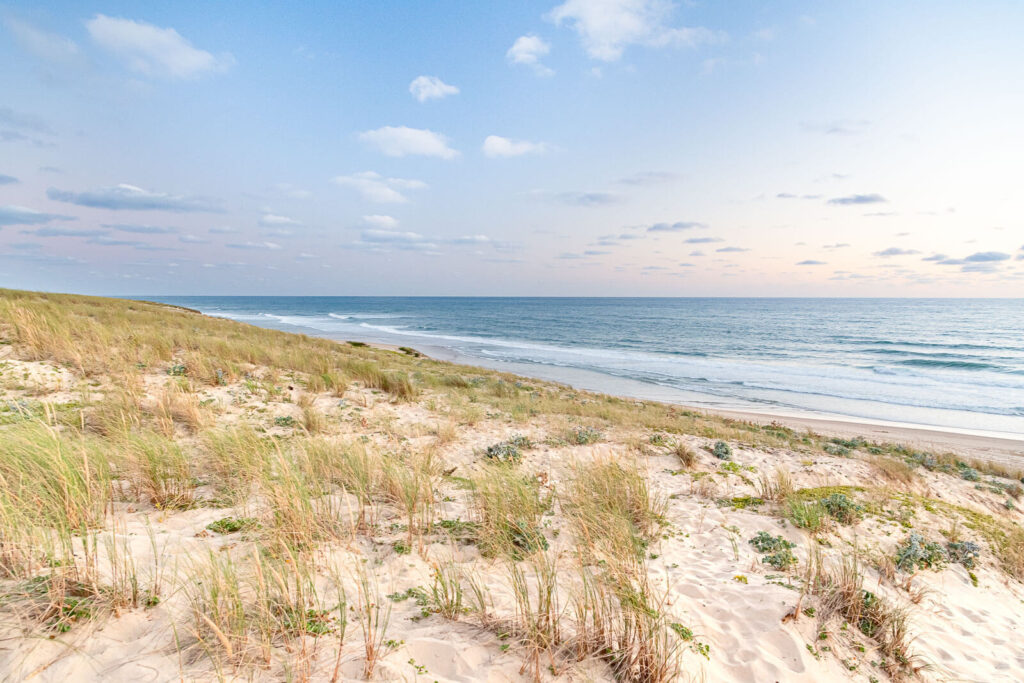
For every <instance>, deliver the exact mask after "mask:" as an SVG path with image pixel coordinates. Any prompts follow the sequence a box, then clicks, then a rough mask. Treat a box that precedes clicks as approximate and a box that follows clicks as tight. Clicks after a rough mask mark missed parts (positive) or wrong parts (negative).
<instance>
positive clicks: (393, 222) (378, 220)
mask: <svg viewBox="0 0 1024 683" xmlns="http://www.w3.org/2000/svg"><path fill="white" fill-rule="evenodd" d="M363 222H364V223H366V224H367V225H372V226H373V227H375V228H393V227H395V226H397V225H398V219H396V218H394V217H393V216H385V215H381V214H371V215H369V216H363Z"/></svg>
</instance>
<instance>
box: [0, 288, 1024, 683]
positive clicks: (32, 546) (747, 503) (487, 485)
mask: <svg viewBox="0 0 1024 683" xmlns="http://www.w3.org/2000/svg"><path fill="white" fill-rule="evenodd" d="M0 342H2V344H0V352H2V354H3V355H2V356H0V380H2V382H0V392H3V393H2V396H0V399H2V400H0V403H3V405H4V406H5V409H4V411H3V412H2V413H0V418H2V419H0V592H2V593H3V595H4V599H0V616H4V617H10V621H11V623H17V624H19V627H18V628H19V629H21V630H20V631H19V633H20V634H21V635H19V636H17V637H16V638H15V639H14V641H13V642H16V643H19V642H22V641H18V640H17V638H22V639H23V640H24V643H26V645H25V647H26V651H28V645H27V643H29V642H30V641H31V639H33V638H38V637H39V636H40V635H42V634H54V633H59V634H63V635H62V637H66V638H73V637H76V636H78V634H81V635H80V637H81V638H83V639H87V638H88V635H87V634H88V632H89V629H88V628H87V627H86V625H87V624H88V625H92V627H101V626H102V624H103V623H104V622H106V621H108V620H110V619H112V618H117V617H118V616H121V615H125V614H129V613H132V612H143V611H145V610H153V614H155V615H158V616H159V619H160V620H163V623H166V624H168V635H167V639H166V642H167V644H168V645H169V646H170V645H173V648H172V649H173V651H174V652H175V653H176V658H177V661H178V663H177V665H176V666H177V667H178V668H177V669H176V670H174V671H165V672H163V673H166V674H168V676H170V677H182V678H190V677H195V678H196V679H218V678H220V679H230V678H235V677H243V678H253V677H255V678H259V677H260V676H267V677H270V678H291V679H296V680H340V679H341V678H344V677H353V676H355V677H359V676H362V677H366V678H370V677H372V676H374V675H389V676H390V675H394V674H395V668H394V667H396V666H399V665H403V664H404V665H405V666H408V667H410V668H411V669H412V670H415V671H416V675H427V674H425V673H423V672H422V671H420V668H424V669H425V667H426V665H425V664H423V663H422V662H420V661H418V660H417V659H416V658H415V657H413V656H412V655H411V654H408V653H407V652H405V651H404V649H408V647H409V646H408V645H407V644H405V643H404V642H403V640H402V638H403V637H410V638H413V637H416V636H415V634H416V633H417V631H416V630H415V629H413V628H411V627H410V624H418V625H419V626H416V628H430V629H433V630H431V633H432V634H433V636H431V637H434V636H437V635H438V634H440V635H442V636H445V637H447V635H451V634H457V637H458V638H463V639H464V640H462V641H459V642H460V643H462V647H463V648H469V647H477V645H470V643H471V642H476V641H472V638H477V637H478V636H477V635H473V636H470V635H467V634H468V633H469V632H470V631H468V630H463V629H459V628H457V626H459V625H460V622H468V621H475V622H476V623H477V626H476V627H475V629H476V630H473V631H472V633H474V634H478V633H479V632H480V631H481V630H482V631H483V632H485V633H489V634H492V635H491V636H490V638H491V640H488V641H485V642H486V643H487V644H485V645H479V647H484V648H485V649H486V648H490V649H488V650H487V652H488V653H489V654H488V657H490V658H491V659H492V660H493V661H496V662H499V663H500V662H501V661H503V660H502V658H503V657H512V658H514V659H515V667H514V668H515V670H516V671H518V672H520V673H522V674H523V675H527V676H529V677H530V678H532V679H534V680H543V679H546V678H548V677H556V678H557V677H559V676H561V675H563V674H565V673H566V672H575V673H573V675H576V674H579V672H581V671H586V672H588V673H587V675H594V676H596V677H598V678H601V677H605V678H609V679H614V680H628V681H651V682H657V681H669V680H676V679H678V678H679V677H680V676H690V677H699V676H700V675H702V674H701V673H700V672H701V671H702V670H703V669H702V667H704V666H711V667H714V666H716V665H717V661H716V660H715V659H714V657H713V655H712V653H713V652H714V650H712V649H711V648H712V645H709V644H708V643H707V642H703V641H702V640H701V639H700V638H698V637H696V636H695V634H694V633H693V631H692V629H691V628H690V627H688V626H686V625H684V623H683V622H684V621H686V620H687V619H689V618H691V617H692V616H693V614H694V613H697V612H699V611H700V610H702V609H711V608H710V607H709V604H710V603H709V602H708V601H712V602H713V597H711V595H710V594H708V593H706V592H705V591H706V589H707V587H706V586H702V585H700V580H698V579H696V578H694V577H695V575H696V574H695V573H694V572H690V571H689V567H688V566H687V562H689V563H695V564H694V566H702V563H704V562H706V561H708V560H707V559H706V558H707V557H708V556H713V557H715V558H717V559H716V560H715V561H716V562H720V563H721V564H722V566H724V567H726V569H723V573H722V576H723V577H726V580H728V581H729V583H730V589H731V590H737V589H738V588H737V587H738V586H740V585H742V586H743V587H746V589H749V590H764V591H768V590H774V591H783V592H782V593H778V594H777V593H771V594H770V599H771V600H772V601H774V603H779V604H782V602H784V599H781V598H780V595H785V592H786V591H789V592H792V594H793V600H799V601H800V602H799V603H798V606H799V605H801V604H803V603H804V602H806V603H810V604H812V605H813V607H814V608H816V609H817V610H818V614H819V620H820V622H821V624H822V625H823V626H824V625H825V624H832V625H833V626H834V625H835V624H840V623H847V624H850V625H852V626H853V627H854V628H855V629H856V631H857V633H859V634H860V635H859V636H858V637H863V638H862V642H861V647H864V648H867V647H870V648H872V651H873V652H875V653H877V656H878V657H880V659H879V661H880V662H882V663H883V664H882V665H881V666H879V667H878V672H879V674H880V675H884V676H887V677H889V678H890V679H898V678H900V677H903V676H911V675H915V673H916V672H918V671H920V670H921V666H920V661H921V660H920V658H919V656H918V655H917V654H916V653H915V648H914V646H913V645H912V641H913V640H914V635H915V634H914V632H913V620H912V619H911V616H910V615H911V613H912V610H913V608H914V607H913V606H914V605H917V603H918V602H920V600H921V599H922V595H923V594H922V593H921V592H920V590H919V589H918V588H916V587H914V582H913V578H912V577H909V578H908V577H905V576H902V575H903V574H906V573H907V572H905V571H903V570H901V569H900V568H899V567H898V566H896V563H895V561H894V559H893V558H894V557H895V551H896V549H895V544H896V543H897V541H898V540H899V539H902V538H903V537H904V536H906V532H909V531H910V529H911V528H913V529H915V530H916V529H918V528H921V529H926V530H930V534H931V536H930V537H934V538H939V537H940V534H941V533H942V531H943V530H944V529H948V528H955V529H957V532H956V540H957V541H960V540H970V541H972V542H977V544H978V546H979V548H980V549H981V550H980V552H979V556H978V559H977V562H978V564H977V566H974V567H973V568H972V569H971V576H972V577H974V578H975V580H976V579H977V577H976V576H975V572H982V571H983V572H988V574H984V576H987V577H989V581H992V582H995V581H996V579H995V578H994V577H996V576H998V577H1000V579H999V580H1002V581H1009V582H1014V581H1016V582H1018V583H1019V582H1021V581H1024V530H1022V528H1021V526H1020V513H1019V511H1017V510H1016V508H1015V503H1014V501H1016V500H1017V499H1018V498H1019V497H1020V496H1021V493H1022V492H1021V488H1020V481H1019V476H1020V473H1019V472H1018V471H1016V470H1015V469H1014V468H1013V467H1011V466H1007V465H1006V464H1000V463H988V464H986V463H985V462H982V461H974V460H969V459H965V458H963V457H958V456H955V455H951V454H943V453H938V454H936V453H923V452H921V451H919V450H917V449H913V448H908V447H906V446H902V445H899V444H874V443H868V442H867V441H864V440H839V441H837V440H836V439H835V438H826V437H824V436H821V435H817V434H813V433H810V432H806V431H804V432H801V431H797V430H794V429H790V428H788V427H784V426H781V425H778V424H772V425H761V424H755V423H752V422H744V421H740V420H733V419H727V418H723V417H719V416H715V415H712V414H705V413H700V412H696V411H692V410H687V409H684V408H681V407H679V406H672V405H667V404H661V403H654V402H648V401H637V400H632V399H624V398H617V397H612V396H604V395H599V394H593V393H588V392H582V391H577V390H574V389H572V388H569V387H565V386H562V385H558V384H553V383H549V382H543V381H540V380H530V379H525V378H519V377H513V376H511V375H507V374H503V373H499V372H494V371H490V370H484V369H479V368H472V367H463V366H455V365H451V364H447V363H442V362H438V361H435V360H432V359H430V358H427V357H424V356H422V355H417V354H411V353H407V352H402V351H397V352H396V351H392V350H388V349H379V348H373V347H370V346H366V345H353V344H340V343H336V342H332V341H329V340H325V339H318V338H312V337H306V336H303V335H293V334H288V333H284V332H279V331H274V330H266V329H262V328H257V327H252V326H249V325H244V324H241V323H238V322H233V321H227V320H219V319H214V318H209V317H207V316H203V315H201V314H198V313H196V312H194V311H190V310H187V309H181V308H178V307H173V306H167V305H163V304H157V303H147V302H139V301H122V300H114V299H103V298H97V297H80V296H73V295H53V294H39V293H32V292H15V291H10V290H0ZM44 370H45V371H46V372H45V373H44ZM46 373H49V374H46ZM55 373H56V375H59V376H60V378H61V379H60V381H59V382H58V381H55V380H54V379H52V376H54V374H55ZM44 375H45V377H44ZM720 444H721V445H720ZM716 452H717V453H718V454H719V456H718V457H716ZM721 454H725V456H726V458H727V459H723V458H722V457H721ZM937 490H942V491H943V492H944V494H948V492H949V491H952V492H953V493H952V494H948V495H952V496H954V497H953V498H951V499H950V500H946V499H944V498H943V499H940V498H939V497H937V496H936V491H937ZM706 517H707V518H709V519H710V518H715V519H716V520H717V521H715V522H714V523H711V522H710V521H706V519H705V518H706ZM737 525H742V526H743V528H742V529H740V528H739V526H737ZM765 525H774V526H771V527H770V528H772V529H773V531H772V533H771V534H768V536H770V537H771V538H776V537H778V538H780V539H781V538H782V536H781V535H780V533H781V532H784V533H787V534H790V535H795V536H794V538H795V537H797V536H801V535H802V536H803V537H804V538H807V539H808V543H809V544H810V547H812V548H814V550H813V551H812V552H809V553H808V552H802V551H800V550H799V549H798V548H797V546H796V544H795V543H793V544H792V546H793V547H794V551H793V552H791V553H789V556H788V557H787V558H786V563H784V564H783V563H780V565H779V566H780V567H781V569H780V571H781V572H782V574H780V573H779V572H774V573H773V569H772V568H771V567H769V566H768V565H766V564H765V563H763V562H762V561H761V560H760V557H761V556H760V555H757V554H754V555H748V554H745V553H751V552H753V551H751V550H749V549H748V548H746V547H744V546H745V545H746V544H742V543H741V542H737V541H736V539H737V538H746V537H749V536H753V535H754V529H755V528H757V529H758V530H763V529H764V528H765ZM892 525H896V528H897V529H898V530H899V532H900V533H899V534H894V533H893V531H892V529H891V528H890V527H892ZM741 532H742V533H741ZM949 533H950V534H951V533H952V532H949ZM744 534H745V535H744ZM868 537H870V538H871V539H872V542H873V543H874V544H876V545H877V546H878V547H877V548H875V549H874V550H873V551H872V552H873V555H872V557H873V558H874V560H875V561H874V563H873V564H872V565H871V566H866V565H865V564H864V563H863V562H862V558H861V557H859V556H857V555H852V556H844V555H843V554H841V553H840V554H838V555H837V553H839V551H840V550H841V549H845V548H847V547H848V546H849V545H851V544H855V543H860V542H862V541H863V540H864V539H865V538H868ZM961 537H962V538H961ZM951 540H952V538H951ZM788 547H789V546H787V549H788ZM829 548H834V549H836V552H835V553H833V555H835V557H833V559H832V561H831V563H827V562H825V561H824V560H822V559H821V557H820V555H819V554H820V553H821V552H823V550H822V549H829ZM696 549H699V553H700V554H695V553H697V550H696ZM794 564H795V565H796V568H794V567H793V565H794ZM876 567H877V568H876ZM949 571H953V570H952V569H951V570H949ZM956 571H966V569H963V568H957V569H956ZM872 572H874V573H873V574H871V576H870V578H869V574H870V573H872ZM755 574H756V575H757V576H759V577H762V578H761V579H760V580H755ZM901 576H902V578H901ZM413 577H415V580H417V581H418V582H419V584H418V585H414V586H411V587H410V586H408V583H407V584H406V586H405V587H403V588H402V590H398V588H397V587H395V588H394V589H393V588H392V586H391V585H389V584H390V583H392V582H395V581H406V582H408V581H410V580H412V578H413ZM737 577H742V578H743V581H739V579H738V578H737ZM769 577H771V578H769ZM779 577H782V578H779ZM870 581H876V582H883V581H886V582H888V583H887V584H886V585H887V586H890V587H891V591H889V592H887V593H883V592H881V591H876V590H875V589H873V588H871V587H870V585H869V584H870ZM975 583H977V582H976V581H975ZM784 585H785V586H789V587H788V588H787V587H784ZM1014 585H1017V584H1014ZM392 590H396V591H397V592H396V593H394V595H406V596H409V595H414V596H415V600H414V601H408V603H407V602H396V603H395V605H394V609H395V610H396V612H395V613H394V614H393V613H392V602H393V601H392V600H391V599H388V598H387V597H385V596H386V595H387V594H390V593H391V591H392ZM403 590H404V591H405V592H404V593H403V592H402V591H403ZM715 590H719V591H720V590H721V586H718V587H717V588H716V589H715ZM972 590H975V588H972ZM977 590H979V591H980V590H981V589H980V588H979V589H977ZM410 591H411V592H410ZM691 594H700V595H703V596H704V597H703V598H702V600H703V602H702V601H699V600H698V601H690V599H689V597H688V596H689V595H691ZM767 595H769V594H768V593H764V594H762V597H760V598H759V599H760V600H762V601H763V600H767V599H768V598H767V597H765V596H767ZM867 596H870V597H867ZM915 600H916V601H917V602H915ZM414 602H415V603H416V604H415V605H413V604H411V603H414ZM684 604H685V605H689V607H688V608H687V610H688V611H686V612H685V613H684V612H683V611H682V610H680V605H684ZM399 610H407V612H403V613H402V614H401V616H398V611H399ZM797 611H798V612H799V610H797ZM716 613H721V614H731V612H729V611H728V610H725V611H724V612H723V611H721V610H719V611H717V612H716ZM779 616H780V618H781V616H782V615H781V614H780V615H779ZM778 621H779V620H778V619H776V622H778ZM424 625H425V626H424ZM463 626H465V625H464V624H463ZM480 627H482V629H481V628H480ZM775 627H776V625H772V628H775ZM766 628H767V627H766ZM797 635H799V634H797ZM785 637H787V638H790V637H797V636H796V635H794V634H793V633H789V632H787V635H786V636H785ZM801 637H802V636H801ZM47 639H49V638H47ZM466 639H469V640H466ZM494 639H497V640H496V641H495V640H494ZM864 643H867V645H864ZM76 647H80V645H76ZM15 649H17V646H15ZM68 651H69V652H73V651H75V650H68ZM399 651H402V653H401V654H400V655H399V654H397V653H398V652H399ZM815 652H816V653H817V654H818V655H820V651H819V650H815ZM62 656H68V655H67V654H65V655H62ZM867 656H868V655H867V651H866V650H865V655H864V657H862V658H861V659H862V660H864V661H863V663H864V664H865V666H866V665H867ZM723 657H725V658H726V659H728V655H723ZM818 659H819V658H818V657H815V661H818ZM407 660H408V661H412V662H413V664H408V662H407ZM6 661H8V660H3V659H0V666H2V665H3V664H2V662H6ZM837 661H838V660H837ZM805 664H806V663H805ZM12 666H13V665H12ZM33 666H44V670H45V668H46V666H48V665H33ZM593 666H596V667H597V668H582V669H581V668H580V667H593ZM382 670H386V672H385V674H382V673H381V671H382ZM12 671H13V669H12ZM19 671H21V670H19ZM710 671H712V672H719V673H721V672H722V671H725V669H714V668H712V669H710ZM595 672H596V673H595ZM22 673H24V672H23V671H22ZM30 673H31V672H30ZM502 675H504V674H502Z"/></svg>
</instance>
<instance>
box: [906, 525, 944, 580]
mask: <svg viewBox="0 0 1024 683" xmlns="http://www.w3.org/2000/svg"><path fill="white" fill-rule="evenodd" d="M945 563H946V551H945V550H943V549H942V546H941V545H939V544H938V543H935V542H934V541H927V540H925V538H924V536H922V535H921V534H919V533H917V532H916V531H912V532H910V535H909V536H907V539H906V540H905V541H904V542H903V545H901V546H900V547H899V548H897V549H896V567H897V568H898V569H900V570H902V571H916V570H917V569H934V570H935V571H938V570H940V569H942V567H943V566H945Z"/></svg>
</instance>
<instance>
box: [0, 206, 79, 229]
mask: <svg viewBox="0 0 1024 683" xmlns="http://www.w3.org/2000/svg"><path fill="white" fill-rule="evenodd" d="M55 220H61V221H70V220H74V218H73V217H72V216H62V215H60V214H57V213H43V212H42V211H36V210H35V209H29V208H28V207H24V206H0V226H3V225H41V224H43V223H49V222H50V221H55Z"/></svg>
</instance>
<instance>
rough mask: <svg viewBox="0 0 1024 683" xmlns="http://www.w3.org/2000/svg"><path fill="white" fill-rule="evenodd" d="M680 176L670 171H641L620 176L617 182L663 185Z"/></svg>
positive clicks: (641, 185)
mask: <svg viewBox="0 0 1024 683" xmlns="http://www.w3.org/2000/svg"><path fill="white" fill-rule="evenodd" d="M678 178H679V175H678V174H676V173H670V172H668V171H640V172H638V173H634V174H632V175H628V176H626V177H624V178H619V179H618V181H616V182H619V183H621V184H623V185H637V186H640V187H649V186H651V185H661V184H662V183H667V182H671V181H673V180H676V179H678Z"/></svg>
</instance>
